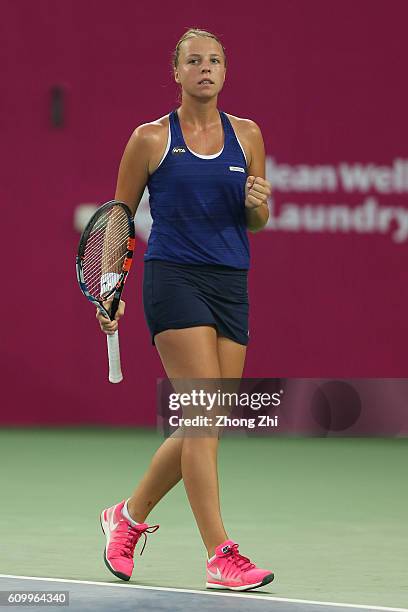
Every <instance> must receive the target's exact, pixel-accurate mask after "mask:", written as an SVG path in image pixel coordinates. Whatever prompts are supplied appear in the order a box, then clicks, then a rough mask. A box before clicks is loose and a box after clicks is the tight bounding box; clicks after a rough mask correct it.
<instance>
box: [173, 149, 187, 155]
mask: <svg viewBox="0 0 408 612" xmlns="http://www.w3.org/2000/svg"><path fill="white" fill-rule="evenodd" d="M171 152H172V154H173V155H179V154H180V153H185V152H186V150H185V149H184V148H183V147H174V148H173V149H172V150H171Z"/></svg>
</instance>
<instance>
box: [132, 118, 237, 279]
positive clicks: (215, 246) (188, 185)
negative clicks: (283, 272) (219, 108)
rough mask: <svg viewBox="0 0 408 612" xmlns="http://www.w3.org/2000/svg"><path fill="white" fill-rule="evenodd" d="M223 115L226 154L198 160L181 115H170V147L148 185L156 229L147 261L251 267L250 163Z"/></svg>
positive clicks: (148, 249)
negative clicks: (248, 227) (247, 191)
mask: <svg viewBox="0 0 408 612" xmlns="http://www.w3.org/2000/svg"><path fill="white" fill-rule="evenodd" d="M220 116H221V122H222V126H223V129H224V147H223V149H222V151H221V153H220V154H216V155H209V156H199V155H198V154H196V153H193V152H192V151H190V149H189V148H188V147H187V145H186V143H185V141H184V138H183V133H182V131H181V127H180V122H179V119H178V115H177V111H173V112H172V113H170V115H169V122H170V134H169V142H168V147H167V149H166V152H165V154H164V158H163V159H162V161H161V163H160V164H159V167H158V168H157V169H156V170H155V172H153V174H152V175H151V176H150V178H149V181H148V183H147V187H148V190H149V195H150V212H151V215H152V218H153V225H152V230H151V233H150V237H149V241H148V245H147V250H146V253H145V256H144V259H145V261H148V260H150V259H162V260H165V261H173V262H175V263H190V264H219V265H224V266H230V267H233V268H240V269H248V268H249V242H248V235H247V230H246V224H245V206H244V202H245V182H246V178H247V166H246V159H245V155H244V152H243V149H242V147H241V145H240V143H239V141H238V139H237V137H236V135H235V132H234V129H233V127H232V125H231V123H230V121H229V119H228V117H227V115H226V114H225V113H223V112H220Z"/></svg>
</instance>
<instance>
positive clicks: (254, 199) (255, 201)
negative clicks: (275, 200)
mask: <svg viewBox="0 0 408 612" xmlns="http://www.w3.org/2000/svg"><path fill="white" fill-rule="evenodd" d="M271 193H272V187H271V184H270V182H269V181H267V180H266V179H263V178H260V177H259V176H257V177H255V176H248V178H247V182H246V185H245V207H246V208H249V209H251V208H258V207H259V206H262V205H264V206H267V205H268V197H269V196H270V195H271Z"/></svg>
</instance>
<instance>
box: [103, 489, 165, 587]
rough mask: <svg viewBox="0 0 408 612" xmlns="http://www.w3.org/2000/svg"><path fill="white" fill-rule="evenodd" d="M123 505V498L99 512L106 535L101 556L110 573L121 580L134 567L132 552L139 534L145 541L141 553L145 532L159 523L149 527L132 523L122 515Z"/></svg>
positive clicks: (148, 531)
mask: <svg viewBox="0 0 408 612" xmlns="http://www.w3.org/2000/svg"><path fill="white" fill-rule="evenodd" d="M124 505H125V500H123V501H122V502H120V504H116V506H112V507H111V508H106V509H105V510H103V512H102V514H101V527H102V531H103V532H104V534H105V536H106V547H105V551H104V555H103V558H104V560H105V565H106V567H107V568H108V570H110V571H111V572H112V574H115V576H117V577H118V578H121V579H122V580H129V578H130V577H131V575H132V571H133V567H134V562H133V554H134V552H135V546H136V543H137V541H138V540H139V538H140V536H141V535H144V537H145V541H144V544H143V548H142V551H141V553H140V554H142V553H143V551H144V547H145V546H146V540H147V536H146V533H153V532H154V531H157V529H158V528H159V525H153V526H150V527H149V525H146V523H140V525H132V524H131V523H129V521H128V520H127V519H125V517H124V516H123V515H122V508H123V506H124Z"/></svg>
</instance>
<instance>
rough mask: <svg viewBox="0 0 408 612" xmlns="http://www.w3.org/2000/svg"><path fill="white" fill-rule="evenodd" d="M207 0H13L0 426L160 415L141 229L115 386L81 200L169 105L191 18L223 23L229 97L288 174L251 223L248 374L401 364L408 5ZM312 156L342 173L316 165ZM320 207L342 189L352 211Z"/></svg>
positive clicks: (6, 4)
mask: <svg viewBox="0 0 408 612" xmlns="http://www.w3.org/2000/svg"><path fill="white" fill-rule="evenodd" d="M178 6H180V8H178ZM214 7H215V5H214ZM214 7H213V6H211V5H206V4H203V3H202V2H196V1H190V2H187V3H184V4H183V5H182V7H181V5H177V4H175V3H170V2H169V3H167V2H166V3H163V4H162V3H160V4H157V3H156V4H155V5H154V6H153V5H152V4H151V3H146V4H143V5H142V3H140V2H136V1H135V0H121V1H120V2H118V3H112V2H106V1H104V0H99V1H94V0H85V1H82V0H71V1H69V2H64V1H61V2H55V1H54V0H38V2H31V1H30V0H25V1H24V0H4V1H3V3H2V20H1V25H0V36H1V41H2V42H1V46H2V48H3V53H2V54H1V55H0V61H1V63H2V67H1V74H2V95H1V98H0V133H1V141H2V147H1V170H2V180H1V182H0V194H1V202H2V203H3V206H4V209H3V214H2V221H3V231H2V241H1V242H2V249H3V257H2V260H3V268H4V269H3V279H4V280H6V278H7V282H5V283H3V284H4V288H3V296H4V297H5V298H6V299H3V309H2V311H3V324H2V342H1V372H2V380H3V381H2V409H1V416H0V421H1V422H2V423H3V424H35V423H46V424H53V423H66V424H76V423H106V424H108V423H110V424H114V423H115V424H116V423H118V424H143V425H148V424H153V423H154V422H155V381H156V378H157V377H158V376H162V375H163V371H162V368H161V365H160V362H159V359H158V357H157V355H156V353H155V351H154V349H153V348H152V347H151V345H150V340H149V336H148V332H147V328H146V326H145V323H144V318H143V311H142V304H141V280H142V257H143V251H144V243H143V241H142V240H139V242H138V247H137V254H136V262H135V266H134V269H133V271H132V274H131V277H130V279H129V283H128V285H127V288H126V300H127V313H126V317H125V319H124V321H123V323H122V324H121V344H122V355H123V361H124V371H125V377H126V379H125V382H124V383H122V384H121V385H118V386H113V385H110V384H109V383H108V382H106V351H105V339H104V337H103V336H102V335H101V334H100V333H99V332H98V329H97V326H96V322H95V320H94V312H93V309H92V308H91V307H90V306H89V304H87V303H86V301H85V299H84V298H83V297H82V295H80V292H79V290H78V288H77V286H76V280H75V273H74V253H75V249H76V245H77V241H78V234H77V232H76V231H75V230H74V229H73V214H74V210H75V208H76V206H78V204H80V203H86V202H102V201H105V200H107V199H110V198H111V197H112V196H113V193H114V187H115V180H116V173H117V167H118V164H119V161H120V157H121V154H122V151H123V148H124V145H125V143H126V142H127V139H128V138H129V136H130V134H131V132H132V131H133V129H134V128H135V127H136V126H137V125H138V124H140V123H144V122H146V121H150V120H152V119H154V118H157V117H160V116H162V115H164V114H166V113H168V112H169V111H170V110H171V109H173V108H175V106H176V104H177V91H176V88H175V86H174V85H173V83H172V79H171V74H170V55H171V50H172V49H173V47H174V45H175V42H176V41H177V39H178V37H179V36H180V35H181V33H182V32H183V31H184V30H185V29H186V28H187V27H190V26H199V27H205V28H208V29H210V30H214V31H215V32H217V33H218V34H219V35H220V36H221V37H222V39H223V40H224V44H225V46H226V48H227V53H228V61H229V66H228V76H227V83H226V86H225V90H224V92H223V93H222V95H221V98H220V108H222V109H223V110H225V111H227V112H230V113H232V114H236V115H239V116H242V117H250V118H252V119H254V120H255V121H256V122H257V123H259V125H260V126H261V128H262V130H263V134H264V138H265V143H266V150H267V154H268V156H269V157H270V158H271V161H270V162H269V170H268V172H269V177H270V178H271V180H272V178H273V177H274V178H275V182H276V184H275V185H274V186H275V190H274V194H273V201H272V202H271V205H272V206H273V219H272V222H271V227H270V228H269V229H268V230H265V231H264V232H263V233H261V234H258V235H256V236H253V237H251V243H252V257H253V268H252V271H251V276H250V290H251V307H252V312H251V344H250V348H249V351H248V359H247V365H246V371H245V373H246V375H247V376H252V377H264V376H270V377H275V376H280V377H290V376H301V377H326V378H327V377H334V376H335V377H354V378H355V377H405V376H406V374H407V370H408V368H407V357H406V353H407V351H406V347H407V345H408V331H407V330H408V325H407V313H408V282H407V276H408V272H407V270H408V265H407V262H408V257H407V245H408V237H407V236H408V221H407V218H406V214H407V213H408V198H407V193H408V176H407V174H408V169H407V167H406V165H404V164H405V160H407V159H408V122H407V117H406V112H407V108H408V85H407V81H406V76H405V73H406V58H407V53H408V42H407V37H406V19H407V17H408V6H407V3H406V2H405V0H393V2H388V1H385V0H377V1H376V2H372V1H371V0H358V1H356V0H342V1H341V2H340V1H333V2H327V0H313V2H306V1H305V0H284V1H279V2H278V1H266V0H265V1H257V0H256V1H255V2H254V3H251V4H248V3H241V4H240V3H230V2H226V1H224V0H222V1H221V2H219V3H217V5H216V8H214ZM55 84H60V85H62V86H64V87H65V90H66V127H65V129H62V130H58V129H52V128H51V126H50V122H49V99H50V89H51V87H52V86H53V85H55ZM396 160H402V161H400V162H398V161H396ZM356 164H359V165H360V169H358V167H357V166H356ZM299 166H303V168H299ZM316 166H326V171H327V172H328V173H329V174H330V176H331V180H332V183H330V181H329V184H328V186H327V185H326V187H325V186H324V185H323V187H322V185H321V184H319V179H318V178H313V177H316V176H318V175H317V174H314V172H315V170H316ZM387 168H393V171H392V173H391V172H390V171H389V170H387ZM361 171H363V174H364V173H365V174H364V176H363V178H362V179H359V180H362V181H363V183H364V180H366V179H367V180H368V181H369V180H372V183H370V182H368V183H367V184H366V185H365V186H364V185H363V186H362V184H360V187H358V185H357V186H356V185H355V186H354V187H350V185H349V184H348V183H347V176H348V175H347V173H350V172H351V173H353V172H357V174H358V173H359V172H360V175H361ZM404 173H405V174H404ZM360 175H359V176H360ZM288 177H289V178H288ZM290 177H291V178H290ZM364 177H365V178H364ZM367 177H368V178H367ZM370 177H371V179H370ZM314 180H316V181H317V183H316V184H315V185H314V186H313V181H314ZM333 181H334V182H333ZM367 198H368V201H367ZM370 198H371V200H370ZM370 202H371V203H370ZM319 205H324V210H326V211H327V210H329V209H330V208H331V207H333V206H335V205H342V207H343V211H342V212H341V213H340V216H341V220H340V222H337V221H333V219H331V218H326V217H324V215H323V217H321V216H319V215H321V211H320V212H319ZM356 207H357V208H358V207H361V210H360V213H359V214H360V215H362V217H361V218H360V217H359V218H360V221H359V222H358V220H357V221H356V219H355V218H354V217H353V215H354V214H355V209H356ZM324 210H323V212H324ZM386 210H388V211H389V212H381V211H386ZM305 211H306V212H305ZM307 211H308V212H307ZM313 211H314V212H313ZM305 214H306V217H305ZM308 215H309V216H308ZM313 215H315V216H314V217H313ZM316 215H317V217H316ZM344 215H346V217H347V218H346V219H345V218H344ZM347 215H348V216H347ZM311 217H313V218H314V221H313V219H312V221H311V220H310V218H311ZM361 219H362V220H361ZM333 223H334V224H336V223H340V225H333ZM353 224H354V225H353ZM404 224H405V225H404ZM272 226H273V227H272ZM356 228H357V229H356ZM357 230H360V231H357ZM406 234H407V235H406ZM45 281H46V282H47V285H44V282H45ZM6 287H7V288H6Z"/></svg>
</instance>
